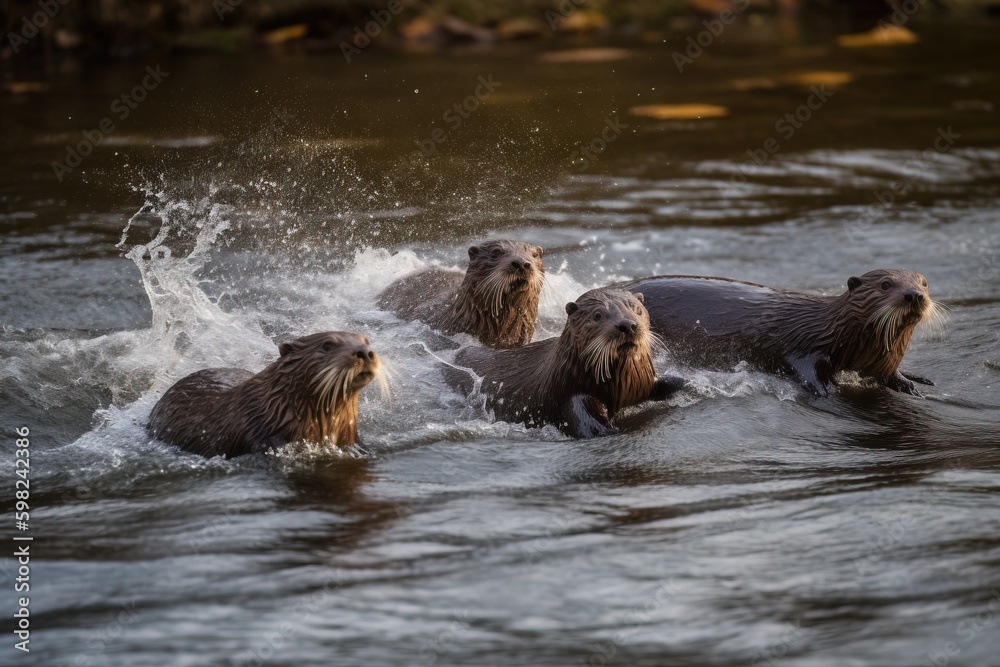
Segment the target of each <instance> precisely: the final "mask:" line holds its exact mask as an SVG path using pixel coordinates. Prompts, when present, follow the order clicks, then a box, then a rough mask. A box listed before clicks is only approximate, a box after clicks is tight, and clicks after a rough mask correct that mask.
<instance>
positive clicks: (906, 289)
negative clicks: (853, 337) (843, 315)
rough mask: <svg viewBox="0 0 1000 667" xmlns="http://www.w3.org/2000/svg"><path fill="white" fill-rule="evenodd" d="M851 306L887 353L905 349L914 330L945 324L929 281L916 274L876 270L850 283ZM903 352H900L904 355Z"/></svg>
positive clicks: (848, 287)
mask: <svg viewBox="0 0 1000 667" xmlns="http://www.w3.org/2000/svg"><path fill="white" fill-rule="evenodd" d="M847 290H848V295H847V296H848V304H849V305H850V307H851V308H852V310H854V311H855V312H857V313H858V314H859V315H860V316H861V317H862V318H863V320H864V324H865V325H870V326H871V327H872V331H873V332H874V335H875V337H876V340H878V341H879V342H880V343H881V345H882V346H883V347H884V349H885V350H894V349H896V348H897V347H899V345H900V344H902V349H903V350H905V348H906V345H907V343H909V340H910V335H911V334H912V333H913V329H914V327H916V326H917V324H921V323H930V324H932V325H937V324H940V323H941V321H942V319H943V318H942V313H941V309H940V307H939V306H938V304H936V303H935V302H934V300H933V299H931V296H930V294H929V293H928V291H927V279H926V278H924V277H923V276H922V275H920V274H919V273H916V272H914V271H904V270H903V269H877V270H875V271H869V272H868V273H866V274H864V275H862V276H861V277H860V278H858V277H852V278H850V279H849V280H848V281H847ZM901 352H902V350H900V354H901Z"/></svg>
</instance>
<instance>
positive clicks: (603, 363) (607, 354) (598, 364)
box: [581, 335, 613, 382]
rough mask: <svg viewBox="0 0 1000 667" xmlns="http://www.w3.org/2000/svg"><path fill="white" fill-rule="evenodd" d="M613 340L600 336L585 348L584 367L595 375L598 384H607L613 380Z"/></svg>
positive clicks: (583, 355)
mask: <svg viewBox="0 0 1000 667" xmlns="http://www.w3.org/2000/svg"><path fill="white" fill-rule="evenodd" d="M611 347H612V345H611V340H610V339H609V338H608V336H606V335H605V336H598V337H596V338H594V339H593V340H592V341H590V343H589V344H588V345H587V347H586V348H584V351H583V354H582V355H581V356H582V357H583V360H584V365H585V366H586V367H587V368H588V369H590V371H591V372H593V373H594V376H595V377H596V378H597V381H598V382H605V381H607V380H610V379H611V353H612V352H613V350H612V349H611Z"/></svg>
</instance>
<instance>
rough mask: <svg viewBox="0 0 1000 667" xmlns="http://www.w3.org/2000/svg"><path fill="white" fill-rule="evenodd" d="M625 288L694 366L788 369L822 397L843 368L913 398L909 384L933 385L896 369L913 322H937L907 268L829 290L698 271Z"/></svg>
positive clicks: (922, 284) (919, 280)
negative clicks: (642, 300) (814, 291)
mask: <svg viewBox="0 0 1000 667" xmlns="http://www.w3.org/2000/svg"><path fill="white" fill-rule="evenodd" d="M622 287H623V288H624V289H627V290H630V291H632V292H642V294H644V295H645V297H646V308H647V309H648V310H649V316H650V320H651V324H652V327H653V330H654V331H655V332H656V333H657V334H659V335H660V337H661V338H662V339H663V342H664V344H666V346H667V347H668V349H669V350H670V351H671V352H672V353H674V354H675V355H677V356H678V358H681V359H685V360H686V361H689V362H691V363H694V364H698V365H703V366H705V367H709V368H713V369H716V370H730V369H732V367H733V366H734V365H736V364H737V363H739V362H740V361H746V362H747V363H749V364H750V365H751V366H752V367H753V368H755V369H757V370H762V371H765V372H769V373H776V374H784V375H791V376H794V377H796V378H797V379H798V381H799V382H800V383H801V384H803V385H804V386H805V387H806V388H807V389H809V390H810V391H812V392H814V393H816V394H819V395H821V396H825V395H826V394H827V392H828V387H829V386H830V385H831V384H833V385H836V384H837V383H836V381H835V379H834V375H835V374H836V373H838V372H840V371H854V372H856V373H858V374H859V375H861V376H863V377H868V378H873V379H874V380H875V381H876V382H878V383H879V384H880V385H882V386H884V387H888V388H889V389H893V390H895V391H899V392H903V393H907V394H913V395H916V396H919V395H920V392H919V391H917V389H916V388H915V386H914V382H917V383H920V384H926V385H933V384H934V383H933V382H931V381H930V380H928V379H927V378H924V377H920V376H917V375H909V374H906V373H903V372H901V371H900V370H899V364H900V361H901V360H902V359H903V354H904V353H905V352H906V347H907V345H908V344H909V342H910V336H911V335H912V334H913V330H914V328H915V327H916V326H917V324H919V323H921V322H924V323H927V322H930V323H940V322H941V321H942V320H943V315H942V312H941V307H940V306H939V305H938V304H936V303H935V302H934V301H933V300H932V299H931V297H930V294H929V293H928V291H927V279H926V278H924V277H923V276H922V275H920V274H919V273H914V272H913V271H904V270H902V269H878V270H875V271H869V272H868V273H866V274H864V275H862V276H861V277H860V278H859V277H852V278H850V279H849V280H848V281H847V291H846V292H844V293H843V294H841V295H839V296H829V297H827V296H814V295H811V294H801V293H798V292H789V291H783V290H777V289H772V288H770V287H765V286H763V285H758V284H756V283H747V282H739V281H735V280H729V279H726V278H702V277H697V276H657V277H653V278H644V279H641V280H636V281H634V282H630V283H627V284H625V285H622Z"/></svg>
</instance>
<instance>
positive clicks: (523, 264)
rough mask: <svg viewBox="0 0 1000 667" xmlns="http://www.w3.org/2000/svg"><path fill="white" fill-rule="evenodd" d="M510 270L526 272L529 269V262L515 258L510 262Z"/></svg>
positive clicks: (528, 260) (521, 258)
mask: <svg viewBox="0 0 1000 667" xmlns="http://www.w3.org/2000/svg"><path fill="white" fill-rule="evenodd" d="M510 268H511V269H512V270H514V271H521V272H527V271H528V270H530V269H531V260H530V259H525V258H524V257H515V258H514V259H512V260H510Z"/></svg>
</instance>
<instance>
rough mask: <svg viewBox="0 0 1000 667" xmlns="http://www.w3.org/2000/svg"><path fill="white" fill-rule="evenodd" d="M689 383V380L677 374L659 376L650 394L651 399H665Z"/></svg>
mask: <svg viewBox="0 0 1000 667" xmlns="http://www.w3.org/2000/svg"><path fill="white" fill-rule="evenodd" d="M685 385H687V380H685V379H684V378H682V377H677V376H675V375H664V376H662V377H660V378H657V380H656V383H655V384H653V391H652V392H651V393H650V395H649V400H651V401H665V400H667V399H668V398H670V397H671V396H673V395H674V394H676V393H677V392H679V391H680V390H681V389H683V388H684V387H685Z"/></svg>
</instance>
